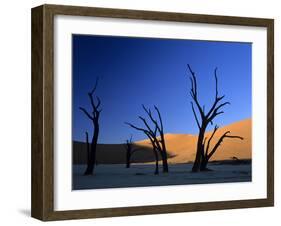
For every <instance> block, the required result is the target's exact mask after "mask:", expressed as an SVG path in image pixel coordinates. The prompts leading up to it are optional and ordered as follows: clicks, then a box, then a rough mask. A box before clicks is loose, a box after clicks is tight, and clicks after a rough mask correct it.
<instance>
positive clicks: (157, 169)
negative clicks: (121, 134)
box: [125, 122, 159, 174]
mask: <svg viewBox="0 0 281 226" xmlns="http://www.w3.org/2000/svg"><path fill="white" fill-rule="evenodd" d="M125 124H127V125H129V126H131V127H132V128H134V129H136V130H139V131H142V132H143V133H144V134H145V135H146V136H147V137H148V139H149V140H150V142H151V144H152V151H153V154H154V157H155V171H154V174H159V157H158V152H157V147H156V145H155V141H154V137H153V136H152V134H151V132H150V131H149V130H147V129H144V128H141V127H137V126H135V125H133V124H131V123H128V122H125ZM131 156H132V154H131Z"/></svg>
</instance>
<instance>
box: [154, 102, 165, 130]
mask: <svg viewBox="0 0 281 226" xmlns="http://www.w3.org/2000/svg"><path fill="white" fill-rule="evenodd" d="M154 108H155V110H156V111H157V114H158V118H159V121H160V126H161V133H163V130H164V129H163V122H162V117H161V114H160V111H159V109H158V107H157V106H155V105H154Z"/></svg>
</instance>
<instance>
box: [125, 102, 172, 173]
mask: <svg viewBox="0 0 281 226" xmlns="http://www.w3.org/2000/svg"><path fill="white" fill-rule="evenodd" d="M142 107H143V109H144V111H145V112H146V113H147V115H148V117H149V119H150V121H151V122H152V124H153V125H154V129H152V128H151V126H150V125H149V124H148V122H147V121H146V119H145V118H143V117H141V116H139V119H140V120H141V121H142V122H143V124H144V125H145V129H144V128H140V127H136V126H134V125H133V124H130V123H126V124H128V125H129V126H131V127H132V128H134V129H136V130H139V131H143V132H144V133H145V135H146V136H147V137H148V138H149V140H150V141H151V144H152V147H153V150H154V151H156V152H155V153H156V155H155V157H157V158H158V154H157V152H158V153H159V154H160V155H161V158H162V166H163V173H167V172H169V167H168V160H167V158H168V157H167V149H166V144H165V137H164V128H163V122H162V118H161V114H160V111H159V109H158V108H157V107H156V106H154V109H155V111H156V112H157V116H158V120H159V123H158V121H157V120H156V119H155V118H154V117H153V115H152V112H151V110H150V109H147V108H146V107H145V106H144V105H142Z"/></svg>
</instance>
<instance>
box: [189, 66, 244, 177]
mask: <svg viewBox="0 0 281 226" xmlns="http://www.w3.org/2000/svg"><path fill="white" fill-rule="evenodd" d="M188 69H189V72H190V74H191V76H190V81H191V91H190V95H191V97H192V99H193V102H192V101H191V108H192V112H193V114H194V117H195V120H196V124H197V126H198V129H199V134H198V140H197V149H196V156H195V160H194V164H193V167H192V172H198V171H204V170H207V164H208V161H209V160H210V158H211V157H212V156H213V154H214V153H215V152H216V151H217V149H218V147H219V146H220V144H221V143H222V142H223V140H224V138H238V139H243V138H242V137H240V136H231V135H229V133H230V131H227V132H225V133H224V134H223V135H222V136H221V137H220V138H219V140H218V141H217V143H216V144H215V145H214V146H213V149H212V150H209V149H210V143H211V140H212V139H213V137H214V135H215V133H216V131H217V130H218V126H217V125H216V126H215V128H214V130H213V133H212V134H211V136H210V138H209V139H208V138H207V137H205V132H206V129H207V127H208V125H209V124H211V125H212V124H213V120H214V119H215V118H216V117H217V116H218V115H220V114H223V113H224V112H223V111H222V110H221V108H222V107H223V106H225V105H227V104H230V103H229V102H223V101H222V100H223V98H224V97H225V96H224V95H223V96H219V94H218V78H217V68H215V71H214V75H215V99H214V102H213V104H212V105H211V107H210V109H209V110H208V111H206V112H205V106H204V105H203V106H202V105H201V104H200V103H199V100H198V92H197V81H196V76H195V73H194V72H193V71H192V69H191V67H190V65H189V64H188ZM194 105H195V107H196V109H197V111H196V110H195V107H194ZM197 114H199V117H198V116H197ZM207 140H208V141H207ZM206 142H207V144H206Z"/></svg>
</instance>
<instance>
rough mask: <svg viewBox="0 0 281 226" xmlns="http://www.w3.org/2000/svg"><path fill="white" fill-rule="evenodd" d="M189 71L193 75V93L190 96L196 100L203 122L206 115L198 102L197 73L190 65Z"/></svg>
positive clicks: (191, 79) (191, 78)
mask: <svg viewBox="0 0 281 226" xmlns="http://www.w3.org/2000/svg"><path fill="white" fill-rule="evenodd" d="M187 66H188V69H189V71H190V73H191V77H190V81H191V92H190V95H191V97H192V99H193V100H194V102H195V104H196V106H197V108H198V110H199V112H200V115H201V119H202V120H203V119H204V118H205V115H204V111H203V109H202V107H201V105H200V104H199V101H198V97H197V81H196V77H195V73H194V72H193V71H192V69H191V67H190V65H189V64H188V65H187Z"/></svg>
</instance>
